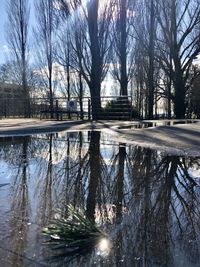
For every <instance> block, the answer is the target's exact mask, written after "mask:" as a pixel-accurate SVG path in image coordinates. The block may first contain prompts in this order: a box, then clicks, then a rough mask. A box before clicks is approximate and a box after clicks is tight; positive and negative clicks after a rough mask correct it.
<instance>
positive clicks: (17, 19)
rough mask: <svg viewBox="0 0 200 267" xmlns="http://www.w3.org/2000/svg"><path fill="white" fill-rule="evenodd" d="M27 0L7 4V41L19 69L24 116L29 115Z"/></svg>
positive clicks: (15, 0)
mask: <svg viewBox="0 0 200 267" xmlns="http://www.w3.org/2000/svg"><path fill="white" fill-rule="evenodd" d="M29 13H30V8H29V1H28V0H10V1H9V2H8V6H7V16H8V21H7V25H6V32H7V41H8V45H9V47H10V50H11V55H12V59H14V61H16V62H17V64H18V68H19V70H20V80H21V81H20V83H21V85H22V88H23V92H24V101H23V102H24V116H25V117H30V99H29V89H28V85H27V69H28V26H29Z"/></svg>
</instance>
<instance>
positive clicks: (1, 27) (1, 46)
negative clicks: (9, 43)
mask: <svg viewBox="0 0 200 267" xmlns="http://www.w3.org/2000/svg"><path fill="white" fill-rule="evenodd" d="M6 2H7V0H0V10H1V15H0V64H1V63H3V62H4V61H5V50H6V49H5V48H6V38H5V23H6Z"/></svg>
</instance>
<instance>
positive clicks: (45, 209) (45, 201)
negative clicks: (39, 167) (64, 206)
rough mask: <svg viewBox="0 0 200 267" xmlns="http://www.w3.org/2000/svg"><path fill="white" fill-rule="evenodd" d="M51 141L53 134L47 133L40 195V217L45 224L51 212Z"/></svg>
mask: <svg viewBox="0 0 200 267" xmlns="http://www.w3.org/2000/svg"><path fill="white" fill-rule="evenodd" d="M52 142H53V135H52V134H50V135H49V140H48V143H49V149H48V155H47V158H46V162H47V169H46V176H45V177H44V190H43V194H42V196H41V203H42V205H41V211H40V212H41V217H42V219H41V220H42V224H45V223H46V222H47V220H48V218H51V213H52V190H53V188H52V183H53V163H52V153H53V152H52Z"/></svg>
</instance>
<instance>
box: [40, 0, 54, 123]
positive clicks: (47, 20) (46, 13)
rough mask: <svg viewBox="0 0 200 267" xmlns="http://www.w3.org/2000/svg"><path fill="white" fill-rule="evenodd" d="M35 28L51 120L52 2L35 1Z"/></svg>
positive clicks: (48, 0) (52, 92) (47, 0)
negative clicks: (45, 81)
mask: <svg viewBox="0 0 200 267" xmlns="http://www.w3.org/2000/svg"><path fill="white" fill-rule="evenodd" d="M35 10H36V18H37V27H36V29H35V37H36V40H37V42H38V62H39V65H40V66H39V67H40V71H41V72H42V74H43V76H44V77H45V79H46V80H47V88H48V94H47V95H48V97H49V101H50V111H51V118H53V96H54V83H53V71H54V70H53V64H54V62H55V58H54V54H55V53H54V49H55V40H54V30H55V26H56V22H55V20H54V18H55V16H54V2H53V1H52V0H37V2H36V5H35Z"/></svg>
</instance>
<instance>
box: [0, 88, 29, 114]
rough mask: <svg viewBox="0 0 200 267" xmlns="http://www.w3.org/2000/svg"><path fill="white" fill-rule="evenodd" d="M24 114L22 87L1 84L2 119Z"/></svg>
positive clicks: (0, 103) (0, 110)
mask: <svg viewBox="0 0 200 267" xmlns="http://www.w3.org/2000/svg"><path fill="white" fill-rule="evenodd" d="M23 114H24V113H23V89H22V87H21V86H20V85H17V84H10V83H0V117H7V116H21V115H23Z"/></svg>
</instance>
